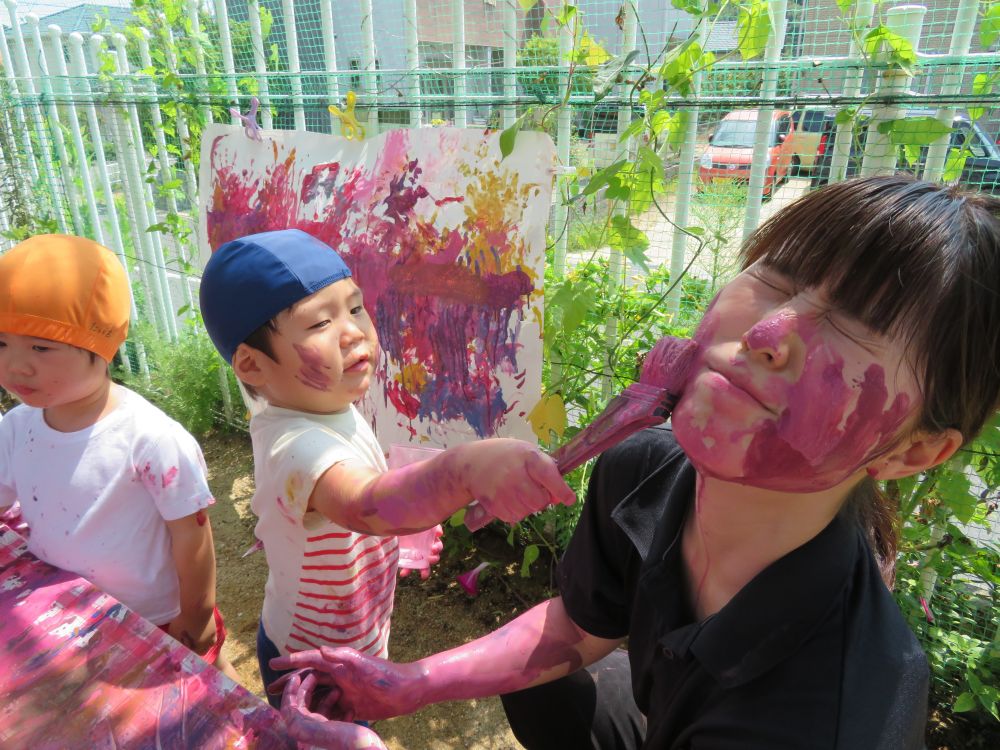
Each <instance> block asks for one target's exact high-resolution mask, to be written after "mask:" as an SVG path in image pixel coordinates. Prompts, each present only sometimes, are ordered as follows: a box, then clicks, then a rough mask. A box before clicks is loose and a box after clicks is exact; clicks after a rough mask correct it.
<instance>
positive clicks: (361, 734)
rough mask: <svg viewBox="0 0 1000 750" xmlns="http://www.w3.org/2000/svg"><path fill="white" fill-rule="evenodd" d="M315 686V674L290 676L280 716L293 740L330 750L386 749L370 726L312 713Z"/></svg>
mask: <svg viewBox="0 0 1000 750" xmlns="http://www.w3.org/2000/svg"><path fill="white" fill-rule="evenodd" d="M316 684H317V680H316V676H315V674H312V673H308V674H306V675H305V677H304V678H303V677H302V676H301V674H300V673H298V672H295V673H292V674H291V675H288V681H287V684H286V685H285V692H284V694H283V695H282V699H281V715H282V717H283V718H284V720H285V725H286V727H287V729H288V734H289V736H290V737H292V738H293V739H295V740H296V741H298V742H299V743H303V744H304V745H306V746H309V747H319V748H330V749H331V750H341V749H342V748H350V749H351V750H372V749H373V748H374V749H375V750H386V747H385V744H384V743H383V742H382V740H381V739H380V738H379V736H378V735H377V734H375V732H373V731H372V730H371V729H369V728H368V727H363V726H359V725H358V724H352V723H350V722H346V721H330V720H328V719H327V718H326V717H325V716H323V715H322V714H319V713H314V712H313V711H310V710H309V704H310V702H311V700H312V697H313V691H314V690H315V689H316Z"/></svg>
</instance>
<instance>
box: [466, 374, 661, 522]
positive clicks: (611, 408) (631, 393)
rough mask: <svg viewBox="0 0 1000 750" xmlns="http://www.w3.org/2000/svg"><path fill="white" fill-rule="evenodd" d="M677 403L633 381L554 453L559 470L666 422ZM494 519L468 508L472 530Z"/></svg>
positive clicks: (476, 508) (478, 509) (475, 507)
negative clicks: (643, 430)
mask: <svg viewBox="0 0 1000 750" xmlns="http://www.w3.org/2000/svg"><path fill="white" fill-rule="evenodd" d="M676 403H677V397H676V396H674V395H673V394H671V393H670V392H669V391H667V390H666V389H664V388H657V387H656V386H651V385H648V384H645V383H633V384H632V385H630V386H629V387H628V388H626V389H625V390H624V391H622V392H621V393H620V394H618V395H617V396H615V397H614V398H613V399H611V401H609V402H608V405H607V406H605V407H604V410H603V411H602V412H601V413H600V414H598V415H597V417H595V418H594V421H593V422H591V423H590V424H588V425H587V426H586V427H584V428H583V429H582V430H580V431H579V432H578V433H576V435H574V436H573V439H572V440H570V441H569V442H568V443H566V444H565V445H562V446H560V447H559V448H557V449H556V450H555V451H553V452H552V453H551V454H550V455H551V456H552V459H553V460H554V461H555V462H556V466H558V467H559V473H560V474H562V475H563V476H565V475H566V474H569V473H570V472H571V471H573V469H575V468H577V467H578V466H582V465H583V464H585V463H586V462H587V461H589V460H590V459H592V458H593V457H594V456H597V455H600V454H601V453H603V452H604V451H606V450H607V449H608V448H610V447H611V446H612V445H617V444H618V443H620V442H621V441H622V440H624V439H625V438H627V437H628V436H629V435H632V434H634V433H636V432H638V431H639V430H642V429H644V428H646V427H653V426H655V425H658V424H662V423H663V422H665V421H666V420H667V418H668V417H669V416H670V412H672V411H673V408H674V406H675V405H676ZM492 520H493V516H491V515H490V514H489V513H488V512H487V511H486V509H485V508H483V506H481V505H480V504H479V503H475V502H474V503H470V504H469V506H468V507H467V508H466V509H465V526H466V528H468V529H469V531H478V530H479V529H481V528H483V526H485V525H486V524H488V523H489V522H490V521H492Z"/></svg>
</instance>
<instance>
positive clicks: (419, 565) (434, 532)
mask: <svg viewBox="0 0 1000 750" xmlns="http://www.w3.org/2000/svg"><path fill="white" fill-rule="evenodd" d="M442 536H444V529H442V528H441V524H438V525H437V526H434V527H433V528H430V529H427V530H426V531H419V532H417V533H416V534H406V535H405V536H401V537H399V577H400V578H406V577H407V576H408V575H409V574H410V571H411V570H419V571H420V577H421V578H422V579H423V580H427V577H428V576H430V574H431V565H436V564H437V563H438V562H439V561H440V560H441V550H443V549H444V543H443V542H442V541H441V537H442Z"/></svg>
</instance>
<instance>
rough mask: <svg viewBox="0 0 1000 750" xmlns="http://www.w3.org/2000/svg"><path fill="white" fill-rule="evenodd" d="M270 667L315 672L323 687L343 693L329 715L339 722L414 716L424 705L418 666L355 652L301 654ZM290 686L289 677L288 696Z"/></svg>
mask: <svg viewBox="0 0 1000 750" xmlns="http://www.w3.org/2000/svg"><path fill="white" fill-rule="evenodd" d="M271 667H272V668H273V669H302V668H310V669H313V670H315V671H316V675H315V676H316V680H317V681H318V682H319V683H320V684H323V685H327V686H330V687H331V688H332V687H335V688H336V689H337V690H338V691H340V695H339V696H338V698H337V700H336V702H335V705H332V704H330V707H328V709H327V713H328V714H330V715H334V716H337V717H338V718H343V717H351V718H355V717H356V718H359V719H388V718H391V717H393V716H400V715H402V714H407V713H411V712H412V711H415V710H417V709H418V708H420V707H421V705H422V704H421V703H420V698H421V696H422V691H421V690H420V689H419V686H420V683H421V680H422V674H421V672H420V670H419V669H418V668H417V667H416V666H414V665H412V664H395V663H393V662H391V661H387V660H386V659H379V658H377V657H374V656H368V655H366V654H362V653H360V652H358V651H355V650H354V649H349V648H335V649H329V648H323V649H321V650H311V651H298V652H296V653H294V654H291V655H289V656H282V657H278V658H275V659H272V660H271ZM300 679H301V678H300ZM290 682H291V678H290V677H289V678H288V679H286V684H285V694H286V695H287V694H288V691H289V685H290ZM269 689H270V688H269Z"/></svg>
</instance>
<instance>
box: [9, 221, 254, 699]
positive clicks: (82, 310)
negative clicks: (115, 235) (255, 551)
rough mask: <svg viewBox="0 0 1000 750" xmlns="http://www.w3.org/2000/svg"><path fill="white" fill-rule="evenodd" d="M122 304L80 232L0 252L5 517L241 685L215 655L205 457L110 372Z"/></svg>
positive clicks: (111, 265) (38, 550)
mask: <svg viewBox="0 0 1000 750" xmlns="http://www.w3.org/2000/svg"><path fill="white" fill-rule="evenodd" d="M129 295H130V290H129V284H128V279H127V277H126V275H125V270H124V269H123V268H122V265H121V263H120V262H119V261H118V259H117V258H116V257H115V256H114V254H113V253H112V252H111V251H110V250H108V249H107V248H105V247H102V246H101V245H98V244H97V243H96V242H92V241H91V240H88V239H84V238H82V237H69V236H64V235H41V236H37V237H33V238H31V239H29V240H26V241H24V242H22V243H20V244H19V245H17V246H16V247H14V248H13V249H11V250H10V251H9V252H7V253H6V254H4V255H3V256H0V386H2V387H3V388H5V389H6V390H7V391H9V392H10V393H12V394H14V395H15V396H17V398H18V399H20V400H21V401H22V402H23V405H22V406H18V407H16V408H14V409H12V410H11V411H10V412H8V413H7V415H6V417H5V418H4V420H3V421H2V422H0V512H2V511H4V510H5V509H6V508H7V507H8V506H10V505H12V504H13V503H14V501H15V500H20V502H21V508H22V513H23V515H24V520H25V521H26V522H27V523H28V526H29V528H30V529H31V534H30V536H29V538H28V549H29V550H30V551H31V552H32V553H33V554H35V555H36V556H37V557H39V558H41V559H42V560H45V561H46V562H48V563H51V564H52V565H55V566H58V567H60V568H63V569H65V570H71V571H73V572H74V573H77V574H79V575H81V576H83V577H85V578H87V579H88V580H90V581H91V582H92V583H93V584H94V585H95V586H97V587H98V588H100V589H101V590H103V591H106V592H107V593H109V594H111V595H112V596H114V597H115V598H116V599H118V600H120V601H122V602H123V603H124V604H126V605H127V606H129V607H130V608H132V609H133V610H135V611H136V612H138V613H139V614H140V615H142V616H143V617H145V618H146V619H148V620H150V621H151V622H153V623H154V624H156V625H159V626H160V627H161V628H162V629H163V630H165V631H166V632H167V633H169V634H170V635H171V636H173V637H174V638H176V639H177V640H179V641H180V642H181V643H183V644H185V645H186V646H188V647H189V648H191V649H192V650H194V651H195V652H197V653H199V654H201V655H202V656H203V658H205V659H206V661H209V662H211V663H214V664H215V665H216V666H217V667H219V668H220V669H222V670H223V671H224V672H226V673H227V674H229V676H230V677H232V678H234V679H235V677H236V674H235V672H234V671H233V669H232V667H231V666H230V665H229V664H228V662H226V661H225V660H224V659H223V657H222V656H221V654H220V648H221V646H222V642H223V640H224V638H225V628H224V626H223V624H222V618H221V616H220V615H219V612H218V610H217V609H216V608H215V551H214V548H213V545H212V527H211V525H210V524H209V521H208V517H207V516H206V515H205V513H204V510H205V508H207V507H208V506H209V505H211V504H212V503H214V502H215V500H214V499H213V498H212V494H211V492H210V490H209V488H208V483H207V481H206V478H205V472H206V467H205V460H204V458H203V457H202V454H201V449H200V448H199V447H198V444H197V443H196V442H195V440H194V438H193V437H191V435H190V434H188V433H187V432H186V431H185V430H184V429H183V428H182V427H181V426H180V425H179V424H177V423H176V422H175V421H173V420H172V419H170V418H169V417H168V416H167V415H166V414H164V413H163V412H162V411H160V410H159V409H157V408H156V407H155V406H153V405H152V404H150V403H149V402H148V401H146V400H145V399H143V398H142V397H141V396H139V395H138V394H136V393H133V392H132V391H130V390H128V389H127V388H124V387H122V386H120V385H117V384H115V383H113V382H112V381H111V377H110V375H109V373H108V363H109V362H110V361H111V360H112V358H113V357H114V355H115V352H116V351H117V350H118V348H119V347H120V346H121V345H122V343H123V342H124V341H125V337H126V335H127V333H128V323H129V307H130V303H129Z"/></svg>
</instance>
